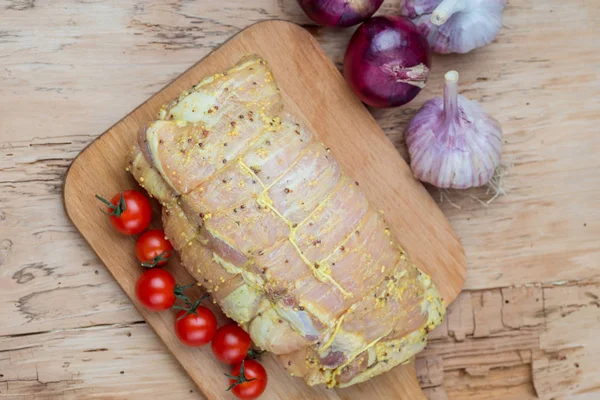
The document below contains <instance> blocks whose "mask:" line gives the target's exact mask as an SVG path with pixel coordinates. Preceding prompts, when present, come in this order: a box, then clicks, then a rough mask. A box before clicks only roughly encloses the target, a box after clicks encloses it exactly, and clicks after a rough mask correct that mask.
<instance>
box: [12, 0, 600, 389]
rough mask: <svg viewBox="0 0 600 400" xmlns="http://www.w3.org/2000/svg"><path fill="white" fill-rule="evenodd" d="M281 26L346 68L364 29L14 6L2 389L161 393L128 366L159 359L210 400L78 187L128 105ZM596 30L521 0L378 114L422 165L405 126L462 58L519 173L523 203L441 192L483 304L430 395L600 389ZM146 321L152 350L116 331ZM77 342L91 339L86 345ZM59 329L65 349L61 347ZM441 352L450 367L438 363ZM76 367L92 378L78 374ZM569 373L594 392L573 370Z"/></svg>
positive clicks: (146, 342) (209, 11)
mask: <svg viewBox="0 0 600 400" xmlns="http://www.w3.org/2000/svg"><path fill="white" fill-rule="evenodd" d="M399 2H400V0H386V1H385V3H384V5H383V7H382V10H381V13H391V14H395V13H397V10H398V9H399ZM273 18H280V19H285V20H289V21H293V22H296V23H300V24H309V25H306V27H307V28H308V29H309V30H310V32H311V33H312V34H313V36H314V37H315V38H316V39H317V41H318V42H319V44H320V45H321V46H322V47H323V49H324V50H325V52H326V53H327V55H328V56H329V58H330V59H331V60H332V61H333V62H334V64H335V65H336V66H337V67H338V68H339V67H340V66H341V60H342V57H343V53H344V50H345V47H346V45H347V41H348V39H349V37H350V35H351V33H352V29H347V30H336V29H330V28H320V27H316V26H313V25H310V21H309V20H308V19H307V18H306V17H305V16H304V15H303V13H302V11H301V10H300V9H299V8H298V6H297V4H296V1H295V0H252V1H246V0H223V1H221V2H218V3H214V2H209V1H186V0H152V1H150V0H132V1H129V2H123V1H120V0H94V1H81V0H64V1H60V2H59V1H50V0H35V1H33V0H0V106H1V107H2V110H3V113H2V116H1V117H0V315H1V316H2V317H3V318H2V323H1V324H0V343H1V344H0V396H2V398H3V399H4V398H6V399H11V400H12V399H19V400H21V399H32V398H40V399H41V398H43V399H56V398H73V399H87V398H127V399H147V398H148V384H147V382H146V381H145V380H144V379H143V377H142V375H143V374H142V375H135V379H134V375H133V373H132V372H131V371H133V370H136V371H144V370H145V369H147V368H148V365H151V366H152V369H153V370H158V371H161V376H162V377H164V379H162V380H161V381H160V382H161V385H157V386H159V387H155V388H154V389H155V392H153V393H157V394H158V395H160V394H161V393H164V394H165V395H167V394H169V393H173V394H174V396H177V398H179V399H198V398H201V397H200V396H199V394H198V392H197V391H195V392H193V393H189V390H188V389H192V390H194V385H193V382H192V381H191V380H189V378H188V377H187V374H185V373H183V372H182V370H181V368H180V367H179V366H178V364H177V363H176V362H175V361H174V360H173V359H172V357H171V356H170V354H169V353H168V352H167V351H166V349H164V347H163V345H162V344H161V343H160V341H159V340H158V339H157V338H156V335H154V333H152V332H151V330H150V328H149V327H148V326H147V325H146V324H144V323H143V322H142V321H143V319H142V318H141V316H140V315H139V313H138V312H137V311H136V310H135V308H134V307H133V306H132V304H131V302H130V301H129V300H128V299H127V297H126V296H125V294H124V293H123V292H122V291H121V289H120V288H119V286H118V285H117V284H116V283H115V282H114V280H113V278H112V277H111V276H110V274H109V273H108V272H107V271H106V269H105V268H104V266H103V265H102V263H101V262H100V261H99V260H98V259H97V257H96V256H95V255H94V253H93V252H92V251H91V250H90V248H89V246H88V245H87V244H86V243H85V241H84V240H83V238H82V237H81V236H80V235H79V234H78V233H77V232H76V230H75V228H74V227H73V226H72V225H71V223H70V222H69V221H68V219H67V217H66V215H65V213H64V210H63V205H62V200H61V199H62V184H63V179H64V175H65V173H66V170H67V168H68V166H69V165H70V163H71V161H72V160H73V158H74V157H75V156H76V155H77V154H78V153H79V152H80V151H81V150H82V149H83V148H84V147H85V146H86V145H87V144H89V143H90V142H91V141H92V140H93V139H94V138H95V137H97V136H98V135H99V134H100V133H101V132H104V131H105V130H106V129H108V128H109V127H110V126H112V125H113V124H114V123H115V122H117V121H118V120H119V119H120V118H121V117H122V115H123V113H124V112H126V111H127V110H131V109H133V108H134V107H136V106H137V105H138V104H140V103H142V102H143V101H144V100H145V99H147V98H148V97H149V96H151V95H152V94H154V93H156V92H157V91H158V90H160V89H161V88H162V87H163V86H165V85H166V84H167V83H169V82H170V81H172V80H173V79H174V78H175V77H177V76H178V75H179V74H181V72H182V71H185V70H186V69H187V68H189V67H190V66H191V65H193V64H194V63H195V62H197V61H198V60H199V59H201V58H202V57H204V56H205V55H206V54H208V53H209V52H210V51H211V50H212V49H214V48H215V47H217V46H219V45H220V44H222V43H223V42H224V41H225V40H226V39H228V38H229V37H231V36H233V35H234V34H236V33H237V32H238V31H239V30H241V29H243V28H245V27H247V26H248V25H250V24H252V23H254V22H257V21H260V20H265V19H273ZM599 24H600V3H599V2H597V1H591V0H586V1H580V2H575V3H572V4H571V3H569V4H566V3H565V2H564V1H559V0H543V1H536V2H531V1H525V0H509V1H508V6H507V8H506V10H505V14H504V21H503V27H502V30H501V32H500V35H499V36H498V38H497V39H496V41H495V42H494V43H493V44H491V45H490V46H488V47H485V48H482V49H478V50H476V51H474V52H472V53H470V54H467V55H463V56H434V58H433V70H432V75H431V78H430V80H429V82H428V85H427V87H426V88H425V90H424V91H423V92H422V93H421V94H420V95H419V96H418V97H417V98H416V99H415V100H414V101H413V102H411V103H410V104H408V105H407V106H406V107H402V108H400V109H395V110H371V111H372V114H373V115H374V117H375V119H376V120H377V122H378V123H379V125H380V126H381V128H382V129H383V130H384V132H385V133H386V135H387V136H388V137H389V138H390V140H392V142H393V143H394V144H395V145H396V148H397V149H398V151H399V152H400V154H401V155H403V156H406V149H405V147H404V142H403V131H404V129H405V126H406V123H407V122H408V120H409V119H410V118H411V117H412V116H413V115H414V113H415V112H416V110H417V109H418V108H419V107H420V105H421V104H423V102H424V101H426V100H427V99H429V98H430V97H431V96H434V95H435V96H437V95H440V94H441V82H442V76H443V74H444V72H446V71H447V70H448V69H457V70H458V71H459V72H460V74H461V84H460V91H461V93H462V94H464V95H466V96H468V97H470V98H474V99H477V100H479V101H480V102H481V103H482V104H483V107H484V108H485V109H486V110H487V111H489V112H490V113H491V114H493V115H494V116H495V117H496V118H497V119H498V120H499V121H500V122H501V123H502V125H503V128H504V133H505V145H504V153H503V158H504V162H505V163H506V164H507V165H509V166H512V167H510V168H509V170H508V174H507V176H506V179H505V188H506V191H507V195H506V196H504V197H501V198H499V199H497V200H496V201H494V202H493V203H491V204H490V205H488V206H487V207H485V206H482V205H481V204H480V203H478V202H477V201H476V200H474V199H473V198H472V197H471V196H476V197H479V198H482V199H484V200H485V199H487V198H489V196H487V197H486V196H485V189H483V190H480V189H472V190H469V191H465V192H452V193H450V194H449V196H448V197H449V198H450V200H451V201H452V202H453V203H454V204H456V205H459V206H460V207H461V209H456V208H455V207H454V206H453V205H451V204H450V203H449V202H448V201H447V200H446V199H445V198H444V199H443V200H441V199H440V193H438V192H437V190H435V189H432V188H430V192H431V193H432V195H433V196H434V198H435V199H436V201H438V204H439V206H440V207H441V208H442V210H443V212H444V214H445V215H446V216H447V217H448V218H449V220H450V222H451V224H452V226H453V227H454V229H455V230H456V232H457V233H458V235H459V236H460V238H461V241H462V242H463V244H464V246H465V250H466V254H467V260H468V272H467V281H466V285H465V288H466V289H467V290H466V291H465V292H464V293H463V296H466V298H467V299H470V305H469V303H467V302H466V301H460V302H455V303H454V304H453V305H451V307H450V308H451V310H452V312H453V313H454V314H457V315H458V314H460V315H461V318H455V317H453V319H452V322H451V323H450V321H448V322H447V323H446V324H445V325H443V326H442V327H441V328H440V329H439V330H438V331H436V332H434V334H435V335H436V336H435V338H434V339H433V340H431V342H430V343H431V345H430V346H429V348H428V350H427V353H426V354H424V355H423V357H424V358H419V359H418V360H417V372H418V377H419V380H420V382H421V385H422V386H424V391H425V393H426V395H427V396H429V397H430V398H431V399H469V400H473V399H474V400H492V399H498V398H502V399H509V400H512V399H515V400H516V399H518V400H521V399H535V398H537V397H536V389H537V390H538V391H539V392H540V396H542V395H544V393H545V394H547V395H549V396H554V397H555V398H556V399H560V400H566V399H569V400H592V399H594V400H595V399H596V398H598V396H600V369H599V366H600V351H598V350H597V349H596V348H595V347H593V346H591V345H590V343H589V339H586V338H585V337H584V338H582V337H581V336H579V335H573V334H570V333H572V332H582V334H585V333H586V332H587V333H589V332H590V327H589V323H590V321H592V322H591V323H593V321H594V318H597V316H598V315H599V314H600V308H598V306H597V305H596V303H595V300H594V298H593V297H590V294H592V295H596V296H598V295H599V293H598V291H597V289H594V288H595V287H596V286H597V285H598V284H599V283H600V263H599V262H598V260H600V256H599V254H600V243H599V242H598V238H599V237H600V212H599V211H598V200H597V199H598V198H599V197H600V182H599V180H598V178H597V171H598V168H599V167H600V163H599V162H598V160H597V157H596V156H595V155H596V154H598V152H599V151H600V145H599V138H600V136H598V135H597V132H598V128H597V127H598V126H599V124H600V114H599V113H598V112H597V110H599V109H600V77H599V71H600V38H599V33H598V30H597V26H598V25H599ZM525 285H533V286H535V287H537V288H539V289H541V293H542V297H541V299H540V302H539V303H537V302H534V303H532V302H531V301H530V300H529V299H528V298H527V297H526V296H525V297H524V296H514V297H510V298H507V299H506V300H509V303H508V304H507V303H505V300H504V299H503V297H502V296H503V292H506V293H508V294H510V293H511V291H513V292H517V293H518V292H519V291H520V290H522V288H523V287H529V286H525ZM63 294H64V295H63ZM94 296H97V297H98V299H99V300H98V302H94V301H93V297H94ZM87 297H90V298H92V299H86V298H87ZM563 299H564V302H563ZM545 303H547V304H545ZM563 303H564V304H563ZM534 305H537V308H535V306H534ZM532 306H534V308H531V307H532ZM455 309H456V310H457V312H455V311H454V310H455ZM459 309H460V310H462V311H458V310H459ZM523 310H525V311H526V313H525V315H530V316H531V315H533V316H536V315H537V319H536V322H535V323H532V322H531V317H525V320H526V321H527V320H528V318H529V321H530V322H529V325H525V326H521V327H518V328H513V327H510V328H509V327H505V326H504V323H503V318H506V319H507V320H508V321H509V323H510V324H511V326H516V322H515V321H519V320H521V319H522V318H523V317H521V314H522V312H523ZM527 310H528V311H527ZM527 313H529V314H527ZM131 324H134V325H135V326H137V329H139V330H140V331H141V332H144V334H140V335H137V334H136V333H135V332H134V333H133V336H132V338H135V342H134V343H131V342H126V341H125V342H124V341H123V340H124V339H122V335H121V334H119V330H120V329H121V327H122V326H129V325H131ZM98 326H100V328H101V329H95V328H94V327H98ZM598 327H600V324H596V325H595V329H597V328H598ZM42 332H45V333H42ZM102 332H106V333H102ZM592 332H593V331H592ZM73 333H78V334H77V335H75V336H70V335H72V334H73ZM455 333H457V335H458V339H460V340H458V339H457V338H456V337H455V336H454V335H455ZM463 333H464V339H463V338H462V334H463ZM555 334H556V335H557V337H560V341H559V342H556V343H550V344H551V347H540V344H541V343H542V342H540V337H542V336H544V337H546V338H551V337H553V335H555ZM14 335H18V336H16V337H15V336H14ZM21 335H22V336H21ZM49 335H52V337H53V338H54V341H50V339H49V338H50V336H49ZM19 337H24V338H27V340H29V341H30V342H31V343H32V344H35V345H37V346H38V350H39V352H36V353H35V356H33V357H32V354H34V353H27V349H23V350H21V349H20V345H18V344H17V342H15V341H13V339H15V338H19ZM73 337H75V338H76V341H77V343H81V344H80V347H77V346H72V345H71V344H72V343H73V342H72V340H74V339H72V338H73ZM60 340H66V341H67V343H68V344H67V345H65V346H55V345H54V343H56V341H60ZM546 343H548V342H546ZM125 346H131V350H130V351H127V352H126V351H124V350H123V349H124V347H125ZM544 346H546V345H544ZM581 346H583V347H581ZM135 347H137V348H138V350H137V351H136V350H135ZM93 348H106V349H107V350H106V351H104V352H101V353H92V354H94V355H99V354H102V356H103V357H106V359H107V360H113V359H116V360H119V359H120V360H121V362H123V363H126V369H124V374H123V375H121V374H118V373H116V371H114V370H113V369H112V368H111V364H110V362H104V361H103V360H104V359H99V360H98V361H97V362H92V361H84V362H80V361H81V360H87V358H89V354H90V353H84V352H83V350H81V349H93ZM150 348H153V349H154V350H152V351H146V350H147V349H150ZM571 348H578V349H581V350H582V351H583V354H582V355H581V357H583V361H581V360H578V361H577V363H578V364H579V368H577V367H575V365H574V364H575V362H576V361H575V360H572V359H571V353H569V352H565V353H564V354H563V352H561V351H562V350H569V349H571ZM539 350H541V351H542V353H541V354H538V355H536V356H535V357H533V356H532V355H533V354H535V352H536V351H539ZM40 352H41V353H40ZM578 354H581V353H578ZM544 357H545V358H546V359H547V360H548V362H547V363H539V362H538V361H536V364H535V368H533V369H532V365H533V360H543V359H544ZM25 359H27V360H28V363H27V365H29V367H27V368H31V369H25V366H24V365H25V363H24V360H25ZM432 359H436V360H441V363H438V362H436V363H432V362H430V364H429V366H428V367H427V368H423V367H422V366H421V364H423V363H424V361H425V360H432ZM65 362H70V363H72V364H71V365H72V366H70V367H69V368H68V371H70V372H71V373H73V374H76V375H78V376H79V377H80V378H78V379H79V380H80V382H78V383H75V382H73V380H72V379H70V376H67V375H66V374H65V375H62V374H61V371H63V364H64V363H65ZM35 366H37V367H38V368H39V371H40V374H41V376H52V377H53V378H52V379H56V381H49V380H44V378H42V381H41V382H38V381H35V380H32V376H33V374H32V373H31V372H28V371H31V370H34V369H35ZM546 366H547V367H546ZM558 367H560V368H563V367H564V368H566V373H564V375H565V377H568V376H572V377H574V379H576V380H579V384H573V383H572V381H573V378H568V379H565V380H564V381H563V380H561V379H556V377H557V376H558V374H557V371H560V369H559V368H558ZM6 371H10V372H11V373H10V375H9V374H7V373H6ZM148 374H149V375H150V376H153V373H152V372H149V373H148ZM9 376H10V378H8V377H9ZM67 378H69V379H67ZM440 379H441V380H442V382H441V383H440ZM50 382H51V383H50ZM549 383H551V384H549ZM578 385H579V386H578ZM534 386H535V387H534ZM186 390H188V391H187V392H186Z"/></svg>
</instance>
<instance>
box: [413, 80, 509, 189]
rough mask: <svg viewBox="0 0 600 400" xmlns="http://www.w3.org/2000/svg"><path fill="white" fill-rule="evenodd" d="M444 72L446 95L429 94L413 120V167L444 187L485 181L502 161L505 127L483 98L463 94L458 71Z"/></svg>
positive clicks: (463, 186)
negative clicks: (484, 105) (482, 102)
mask: <svg viewBox="0 0 600 400" xmlns="http://www.w3.org/2000/svg"><path fill="white" fill-rule="evenodd" d="M444 78H445V84H444V97H443V98H442V97H437V98H433V99H431V100H428V101H427V102H426V103H425V104H424V105H423V107H422V108H421V109H420V110H419V112H417V114H416V115H415V116H414V117H413V119H412V120H411V121H410V123H409V124H408V128H407V130H406V135H405V140H406V144H407V146H408V151H409V154H410V158H411V168H412V170H413V173H414V175H415V176H416V177H417V178H418V179H419V180H421V181H424V182H428V183H431V184H432V185H435V186H437V187H440V188H454V189H467V188H470V187H475V186H482V185H485V184H486V183H488V182H489V181H490V179H491V178H492V177H493V175H494V171H495V169H496V167H498V165H499V164H500V157H501V153H502V129H501V127H500V124H499V123H498V121H496V120H495V119H494V118H493V117H491V116H489V115H488V114H486V112H485V111H484V110H483V109H482V107H481V106H480V105H479V103H478V102H477V101H474V100H469V99H467V98H466V97H464V96H461V95H459V94H458V78H459V75H458V72H456V71H449V72H448V73H446V75H445V77H444Z"/></svg>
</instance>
